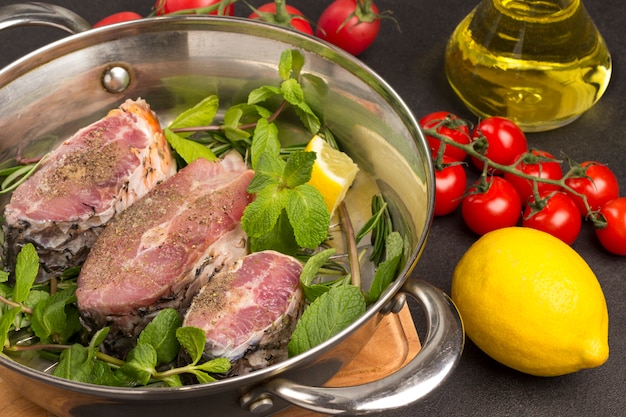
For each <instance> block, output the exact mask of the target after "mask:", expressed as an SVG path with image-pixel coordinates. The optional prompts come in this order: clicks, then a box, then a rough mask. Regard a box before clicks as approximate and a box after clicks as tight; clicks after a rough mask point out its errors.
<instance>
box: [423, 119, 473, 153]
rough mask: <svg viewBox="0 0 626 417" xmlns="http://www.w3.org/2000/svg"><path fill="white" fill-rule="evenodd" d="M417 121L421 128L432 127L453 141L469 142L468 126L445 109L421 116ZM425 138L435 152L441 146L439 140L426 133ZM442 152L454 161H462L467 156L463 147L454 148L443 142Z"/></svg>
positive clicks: (464, 143)
mask: <svg viewBox="0 0 626 417" xmlns="http://www.w3.org/2000/svg"><path fill="white" fill-rule="evenodd" d="M419 123H420V126H422V128H424V129H434V130H435V131H436V132H437V133H440V134H442V135H444V136H447V137H449V138H450V139H452V140H453V141H454V142H457V143H460V144H463V145H467V144H468V143H470V132H469V127H467V124H466V123H465V122H463V120H461V119H460V118H459V117H458V116H455V115H454V114H451V113H448V112H445V111H437V112H434V113H430V114H427V115H426V116H424V117H422V118H421V119H420V122H419ZM426 140H427V141H428V145H429V146H430V149H432V151H433V153H434V154H436V153H437V151H438V150H439V147H440V146H441V140H439V139H437V138H436V137H433V136H429V135H426ZM443 154H444V155H447V156H449V157H450V158H452V159H453V160H455V161H462V160H464V159H465V157H466V156H467V153H466V152H465V151H464V150H463V149H461V148H456V147H455V146H454V145H449V144H445V149H444V151H443Z"/></svg>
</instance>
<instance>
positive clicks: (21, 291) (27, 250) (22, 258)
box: [13, 243, 39, 303]
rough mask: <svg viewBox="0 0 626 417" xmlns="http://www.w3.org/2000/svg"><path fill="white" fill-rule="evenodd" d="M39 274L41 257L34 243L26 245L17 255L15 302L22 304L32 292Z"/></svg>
mask: <svg viewBox="0 0 626 417" xmlns="http://www.w3.org/2000/svg"><path fill="white" fill-rule="evenodd" d="M38 272H39V255H38V254H37V251H36V250H35V246H33V244H32V243H27V244H25V245H24V246H23V247H22V249H21V250H20V251H19V253H18V254H17V259H16V264H15V287H14V290H13V301H15V302H16V303H22V302H24V300H26V297H27V296H28V293H29V292H30V290H31V288H32V286H33V283H34V282H35V278H37V273H38Z"/></svg>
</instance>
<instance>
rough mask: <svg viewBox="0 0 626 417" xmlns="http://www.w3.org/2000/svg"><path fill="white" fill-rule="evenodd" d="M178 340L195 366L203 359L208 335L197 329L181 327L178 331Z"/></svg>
mask: <svg viewBox="0 0 626 417" xmlns="http://www.w3.org/2000/svg"><path fill="white" fill-rule="evenodd" d="M176 338H177V339H178V341H179V343H180V345H181V346H182V347H183V349H185V350H186V351H187V353H188V354H189V356H190V357H191V363H192V364H193V365H195V364H196V363H198V361H199V360H200V359H201V358H202V353H204V346H205V345H206V334H205V333H204V331H203V330H202V329H199V328H197V327H180V328H179V329H178V330H176Z"/></svg>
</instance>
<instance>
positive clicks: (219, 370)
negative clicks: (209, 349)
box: [196, 358, 230, 374]
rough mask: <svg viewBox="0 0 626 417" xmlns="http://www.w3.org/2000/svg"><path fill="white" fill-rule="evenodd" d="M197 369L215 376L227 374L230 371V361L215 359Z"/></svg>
mask: <svg viewBox="0 0 626 417" xmlns="http://www.w3.org/2000/svg"><path fill="white" fill-rule="evenodd" d="M196 369H199V370H201V371H204V372H211V373H213V374H225V373H226V372H228V371H229V370H230V361H229V360H228V359H226V358H215V359H211V360H210V361H207V362H204V363H202V364H200V365H197V366H196Z"/></svg>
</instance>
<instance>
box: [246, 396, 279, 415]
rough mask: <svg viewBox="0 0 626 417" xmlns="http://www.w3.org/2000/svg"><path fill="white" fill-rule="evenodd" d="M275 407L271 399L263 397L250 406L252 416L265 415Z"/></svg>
mask: <svg viewBox="0 0 626 417" xmlns="http://www.w3.org/2000/svg"><path fill="white" fill-rule="evenodd" d="M272 407H274V401H272V399H271V398H269V397H261V398H259V399H257V400H255V401H253V402H252V403H250V404H249V405H248V410H249V411H250V412H251V413H252V414H264V413H266V412H268V411H269V410H271V409H272Z"/></svg>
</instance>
